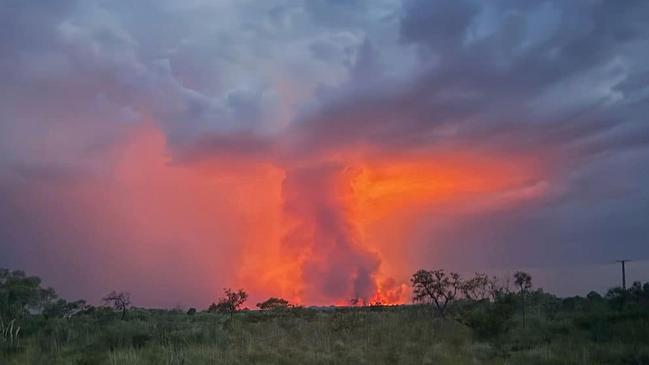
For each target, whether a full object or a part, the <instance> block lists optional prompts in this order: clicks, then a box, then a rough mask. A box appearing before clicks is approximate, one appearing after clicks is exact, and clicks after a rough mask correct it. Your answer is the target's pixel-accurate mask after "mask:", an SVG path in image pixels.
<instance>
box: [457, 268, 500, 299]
mask: <svg viewBox="0 0 649 365" xmlns="http://www.w3.org/2000/svg"><path fill="white" fill-rule="evenodd" d="M492 281H493V279H491V278H489V276H487V274H484V273H476V274H475V276H474V277H472V278H471V279H469V280H466V281H465V282H464V285H463V286H462V293H463V294H464V297H465V298H467V299H469V300H473V301H476V302H479V301H483V300H488V299H489V298H490V297H491V288H492V286H493V284H492Z"/></svg>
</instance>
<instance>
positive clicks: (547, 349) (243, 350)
mask: <svg viewBox="0 0 649 365" xmlns="http://www.w3.org/2000/svg"><path fill="white" fill-rule="evenodd" d="M588 313H589V312H588V311H584V310H569V311H560V312H559V313H558V314H554V315H552V316H548V315H547V314H545V313H542V311H540V310H539V311H538V313H537V315H536V316H530V317H528V326H527V327H526V328H523V327H522V325H521V321H520V318H518V317H515V318H514V319H513V320H512V321H513V322H512V326H511V327H510V328H509V329H508V330H507V331H506V332H503V333H500V334H494V335H493V336H491V337H490V336H478V335H477V334H476V332H475V331H474V330H473V329H472V328H470V327H468V326H466V325H464V324H462V323H461V321H458V320H454V319H439V318H434V316H433V314H432V312H431V310H430V309H429V308H427V307H424V306H402V307H384V308H369V307H365V308H354V309H349V308H348V309H338V310H335V311H318V310H310V309H294V310H290V311H284V312H252V311H245V312H240V313H237V314H235V315H234V316H233V317H230V316H227V315H221V314H215V313H197V314H195V315H187V314H185V313H182V312H174V311H150V310H142V309H138V310H132V311H131V312H130V313H129V316H128V317H127V319H126V320H123V321H122V320H119V315H118V314H116V313H111V312H105V313H94V314H87V315H81V316H78V317H73V318H68V319H64V318H53V319H45V318H42V317H38V316H35V317H34V318H32V319H31V321H30V322H25V327H24V328H25V335H24V337H23V338H22V339H21V343H20V345H19V346H18V347H17V348H15V349H13V350H12V351H5V352H4V353H2V354H1V355H0V364H3V365H4V364H7V365H9V364H48V365H49V364H111V365H113V364H127V365H128V364H169V365H172V364H173V365H176V364H183V365H184V364H436V365H437V364H442V365H443V364H449V365H450V364H485V365H490V364H494V365H496V364H499V365H500V364H502V365H505V364H525V365H528V364H530V365H534V364H583V365H596V364H602V365H603V364H649V342H645V341H644V340H643V339H647V338H649V333H648V332H649V322H648V319H647V318H649V316H648V315H647V313H646V310H644V311H640V312H634V313H635V314H634V315H631V314H627V315H625V316H620V315H619V313H617V312H614V311H613V310H611V309H606V310H604V311H603V312H597V313H596V315H593V316H592V318H590V317H589V318H590V320H589V319H584V318H582V317H583V316H584V315H589V314H588ZM616 313H617V314H616ZM616 315H617V317H616ZM597 318H599V319H597ZM598 320H601V321H603V322H602V323H604V325H603V326H598V325H597V321H598ZM584 321H585V322H584ZM643 321H644V322H643ZM583 323H587V325H584V324H583ZM629 331H630V333H629V334H628V335H627V336H626V337H624V336H620V335H619V333H622V332H629Z"/></svg>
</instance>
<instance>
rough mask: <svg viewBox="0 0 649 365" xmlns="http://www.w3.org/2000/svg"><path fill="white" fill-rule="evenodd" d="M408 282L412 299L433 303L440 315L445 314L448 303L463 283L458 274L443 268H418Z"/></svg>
mask: <svg viewBox="0 0 649 365" xmlns="http://www.w3.org/2000/svg"><path fill="white" fill-rule="evenodd" d="M410 282H411V283H412V299H413V301H414V302H416V303H417V302H419V303H430V304H434V305H435V309H436V310H437V314H438V315H439V316H440V317H444V316H445V314H446V309H447V308H448V305H449V304H450V303H451V302H453V301H454V300H455V299H456V298H457V296H458V294H459V293H460V292H461V291H462V288H463V285H464V284H463V281H462V279H461V278H460V275H459V274H457V273H454V272H450V273H447V272H446V271H444V270H431V271H427V270H419V271H417V272H416V273H415V274H414V275H412V278H411V279H410Z"/></svg>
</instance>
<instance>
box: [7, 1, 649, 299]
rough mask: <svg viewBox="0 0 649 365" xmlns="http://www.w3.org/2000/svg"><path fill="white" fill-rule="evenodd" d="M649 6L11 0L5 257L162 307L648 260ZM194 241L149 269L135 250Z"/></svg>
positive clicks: (158, 256)
mask: <svg viewBox="0 0 649 365" xmlns="http://www.w3.org/2000/svg"><path fill="white" fill-rule="evenodd" d="M647 16H649V5H647V3H646V2H643V1H626V2H623V3H622V2H614V1H592V2H588V1H585V2H562V1H550V0H549V1H540V2H520V1H507V0H502V1H494V2H490V3H484V2H478V1H469V0H466V1H453V2H448V1H419V0H411V1H403V2H399V1H387V0H386V1H343V2H339V1H308V2H294V1H279V0H277V1H275V0H273V1H268V2H264V3H263V4H262V3H258V2H248V1H236V2H218V3H214V2H211V1H202V0H195V1H189V2H188V1H182V2H181V1H177V0H165V1H146V2H137V3H133V2H123V1H117V2H111V3H105V2H99V1H84V2H79V1H72V0H70V1H63V2H57V5H56V6H52V5H51V4H49V3H48V2H42V1H36V0H33V1H10V2H9V3H8V4H7V5H6V6H3V8H2V9H1V10H0V19H2V20H3V24H5V30H4V31H3V33H2V35H0V51H1V52H0V72H1V73H2V74H3V75H6V77H5V79H4V80H3V88H2V90H0V96H1V97H0V197H2V198H3V200H4V201H8V202H10V204H5V205H4V206H3V207H2V208H1V209H0V218H1V219H2V220H1V221H0V242H3V246H0V250H1V252H0V253H1V254H2V255H0V257H1V258H0V265H9V266H26V267H25V268H26V269H28V270H29V269H37V268H39V267H40V269H39V270H42V274H43V275H44V276H46V277H52V279H51V280H52V282H53V283H54V284H56V285H57V286H60V287H63V288H65V289H64V290H65V291H66V292H67V293H73V292H74V290H73V288H72V287H70V286H68V285H67V284H65V283H66V282H67V281H69V280H70V278H71V277H73V276H74V273H75V272H77V271H81V272H84V273H90V274H89V276H88V278H93V280H95V279H96V280H98V281H99V282H102V283H103V284H102V285H104V286H105V287H102V289H114V288H112V287H111V288H108V286H118V285H120V284H121V285H126V284H125V283H127V282H128V280H129V278H134V279H132V280H133V282H132V283H134V284H132V285H134V287H137V288H138V290H140V289H141V290H143V291H146V294H145V295H146V296H147V297H148V298H149V300H150V302H151V303H164V304H165V305H170V304H169V303H170V302H169V300H168V299H166V298H167V297H166V295H167V294H168V293H180V292H182V293H185V294H187V296H188V297H190V298H191V299H189V301H191V302H192V304H200V303H199V302H206V301H208V300H209V297H210V296H211V295H213V293H208V294H201V295H197V294H192V293H190V292H191V290H189V289H187V290H185V289H182V288H191V289H192V290H196V291H205V292H207V291H210V290H212V289H213V286H214V285H216V286H218V285H235V284H236V285H239V284H241V285H243V284H246V285H248V287H251V288H254V289H255V290H258V291H259V292H263V294H269V295H274V294H275V293H274V292H273V291H272V290H269V288H278V289H277V290H278V291H280V292H281V293H280V294H282V295H290V296H293V297H295V298H300V299H301V300H305V301H309V300H311V301H313V302H327V301H336V300H340V299H341V298H343V299H348V298H349V297H350V296H355V295H359V296H366V297H370V296H372V295H373V294H376V293H379V292H383V294H384V295H387V294H386V293H387V292H388V290H389V288H392V289H394V292H397V291H399V290H401V289H399V288H400V284H401V283H403V282H405V281H406V279H407V275H408V274H409V271H414V270H415V269H416V268H418V267H420V266H421V267H431V266H449V267H451V266H452V267H462V268H469V267H471V268H475V269H480V268H490V267H495V268H502V267H508V266H517V265H532V266H534V265H537V266H545V267H547V266H550V265H553V264H555V263H558V262H575V261H579V262H585V263H594V262H598V263H599V262H603V261H606V260H609V259H610V258H611V257H613V256H621V255H623V256H625V257H626V256H634V257H642V258H646V257H647V256H649V252H648V251H647V250H646V249H645V248H644V247H645V246H646V245H644V243H643V242H642V240H643V237H646V236H647V234H649V232H648V231H647V229H649V228H647V227H649V224H648V223H649V222H647V218H646V217H649V214H647V212H648V211H649V207H648V206H647V205H646V204H645V203H646V201H647V193H646V188H644V186H646V185H648V184H649V176H648V175H647V174H646V173H645V172H644V170H645V169H643V167H644V166H645V165H647V164H648V163H649V148H648V147H649V146H648V144H649V124H647V122H646V114H647V105H649V103H648V101H649V100H648V98H649V91H648V90H649V89H648V88H647V86H646V84H647V83H646V82H645V81H646V80H647V77H648V76H647V75H649V68H648V67H647V66H646V62H644V60H645V59H647V57H648V56H649V54H648V53H649V52H648V51H647V50H649V47H648V46H649V44H648V43H649V26H648V25H647V23H646V21H645V19H646V18H647ZM413 171H415V172H413ZM140 172H146V174H141V173H140ZM204 184H207V185H204ZM210 184H214V185H210ZM363 184H367V185H363ZM372 184H374V185H372ZM449 184H450V185H453V186H454V187H453V188H449V186H450V185H449ZM194 191H200V192H201V193H200V194H194ZM442 192H443V194H442ZM444 194H445V195H444ZM442 195H443V196H444V197H443V198H442ZM170 196H177V198H171V197H170ZM203 200H206V201H209V202H210V204H211V206H212V208H206V207H205V205H204V203H203V202H202V201H203ZM395 202H396V203H395ZM98 206H99V207H103V206H106V207H105V209H101V208H98ZM378 208H381V209H383V210H382V211H380V209H378ZM129 212H130V213H129ZM131 213H132V215H130V214H131ZM143 217H145V218H143ZM147 217H148V218H147ZM186 217H191V219H188V218H186ZM134 222H135V223H134ZM250 225H252V226H254V228H248V229H247V227H249V226H250ZM217 228H218V229H217ZM291 228H293V229H294V230H291ZM222 233H223V234H222ZM213 237H216V238H213ZM90 239H92V240H93V241H94V243H93V246H92V247H93V248H92V250H87V249H85V247H86V246H85V245H87V244H88V243H87V241H89V240H90ZM264 239H266V240H267V241H268V242H266V243H263V244H262V243H259V242H258V241H260V240H264ZM125 240H128V241H132V242H134V243H133V244H134V246H133V250H134V251H129V253H130V254H131V255H133V256H132V257H133V261H128V260H127V261H128V262H127V261H122V258H120V257H121V252H122V251H121V250H123V249H124V246H122V245H121V244H115V243H113V242H116V241H119V242H123V241H125ZM395 241H398V243H395ZM135 242H137V244H135ZM212 242H213V243H212ZM621 242H622V243H621ZM286 245H289V246H293V247H294V248H295V250H294V251H291V252H292V253H291V254H290V255H288V256H287V257H288V258H290V260H289V259H286V258H282V252H284V251H282V250H284V249H286ZM395 246H396V247H399V249H396V248H395ZM469 249H470V250H471V251H470V252H474V253H475V254H474V255H471V256H470V257H469V256H468V255H467V254H466V252H467V250H469ZM201 250H208V251H209V253H210V255H212V256H213V257H214V261H215V262H216V261H217V262H218V263H219V265H220V266H222V268H220V269H215V268H214V267H213V265H212V263H211V262H210V260H208V259H205V258H203V259H201V260H199V261H200V264H196V263H195V262H193V261H192V260H194V259H196V260H198V259H197V258H196V255H194V254H195V253H196V252H200V251H201ZM151 251H152V252H155V253H154V254H151V253H150V252H151ZM584 252H587V253H588V254H584ZM203 256H205V255H203ZM111 257H112V258H113V259H114V260H116V261H111V262H113V263H110V262H109V261H106V260H108V259H107V258H111ZM145 258H146V260H145ZM174 258H178V259H177V260H174ZM138 259H142V262H146V264H145V265H144V266H141V263H139V262H138ZM147 260H148V261H147ZM291 260H293V261H295V260H297V264H293V263H291V262H290V261H291ZM96 262H100V263H102V264H100V265H95V263H96ZM114 262H119V263H121V264H124V265H126V266H127V267H128V270H126V271H125V273H124V275H123V276H122V275H115V276H111V275H110V274H109V272H110V265H113V264H114ZM43 263H47V264H43ZM63 264H71V265H73V266H74V267H75V268H77V269H75V270H70V271H69V272H60V271H57V270H58V269H56V268H57V267H59V266H60V265H63ZM192 265H193V266H194V267H195V270H193V269H192V270H189V269H188V271H187V272H186V273H184V274H183V275H180V277H179V278H178V280H171V281H170V282H171V283H173V284H170V287H169V288H165V289H164V290H163V289H160V290H155V289H146V288H147V285H146V284H145V283H146V282H147V281H148V280H152V277H151V276H150V275H147V274H145V273H143V271H142V270H138V267H146V268H147V269H148V270H151V272H152V273H156V274H158V275H161V276H164V277H166V278H169V277H170V276H171V274H170V272H172V271H173V270H176V269H177V268H179V267H182V268H187V267H188V266H192ZM237 265H240V266H239V269H236V267H237ZM269 266H275V268H274V269H273V270H275V271H273V272H271V271H272V270H271V269H270V267H269ZM276 266H283V268H277V267H276ZM172 267H173V268H174V269H173V270H172V269H171V268H172ZM97 268H101V269H97ZM260 271H264V272H263V273H260ZM56 272H60V273H59V274H56ZM127 273H128V274H127ZM195 277H201V278H205V277H208V278H209V279H204V280H209V281H210V282H213V285H198V284H195V283H194V284H191V285H189V284H188V283H191V282H192V281H193V280H195ZM291 277H298V278H300V279H299V280H298V281H299V282H295V281H294V280H293V279H290V278H291ZM88 280H89V281H88V283H87V284H84V285H87V286H83V285H82V286H81V288H82V290H79V293H80V295H91V296H92V295H94V296H97V295H98V292H97V291H98V290H99V289H98V288H92V287H91V286H92V283H91V281H90V279H88ZM255 280H256V281H255ZM306 282H310V283H315V284H314V286H313V287H310V288H307V287H306V286H305V283H306ZM383 283H390V284H389V285H388V284H386V285H385V288H382V285H383ZM217 284H218V285H217ZM388 287H389V288H388ZM147 290H150V291H147ZM373 292H374V293H373ZM399 293H401V291H399ZM99 295H100V294H99ZM402 297H403V296H402V295H401V294H399V295H396V296H395V298H402ZM395 300H397V299H395ZM398 300H401V299H398Z"/></svg>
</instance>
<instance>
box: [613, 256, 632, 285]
mask: <svg viewBox="0 0 649 365" xmlns="http://www.w3.org/2000/svg"><path fill="white" fill-rule="evenodd" d="M629 261H631V260H617V261H616V262H619V263H621V264H622V289H624V290H626V265H625V264H626V263H627V262H629Z"/></svg>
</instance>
